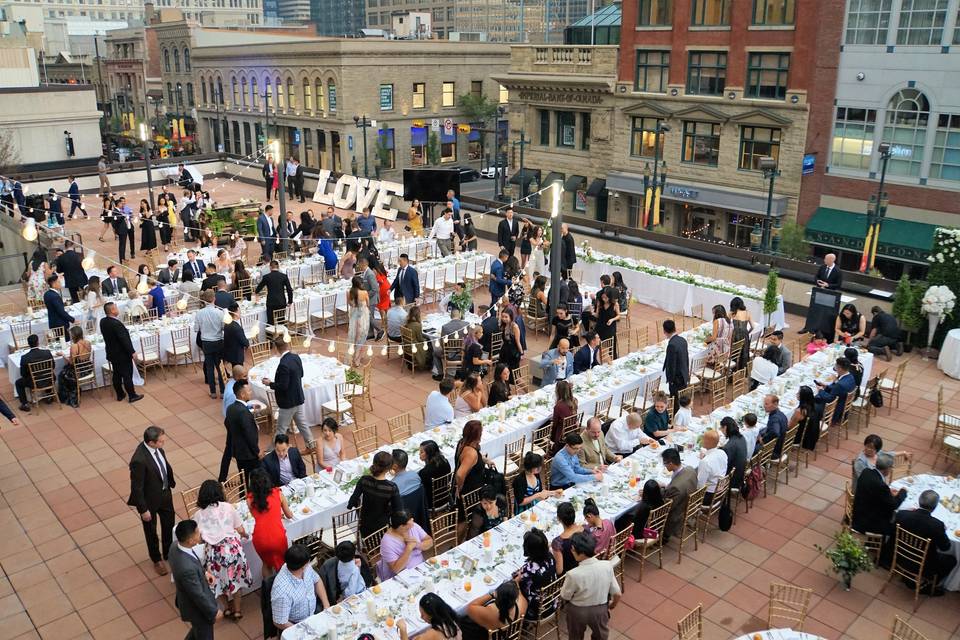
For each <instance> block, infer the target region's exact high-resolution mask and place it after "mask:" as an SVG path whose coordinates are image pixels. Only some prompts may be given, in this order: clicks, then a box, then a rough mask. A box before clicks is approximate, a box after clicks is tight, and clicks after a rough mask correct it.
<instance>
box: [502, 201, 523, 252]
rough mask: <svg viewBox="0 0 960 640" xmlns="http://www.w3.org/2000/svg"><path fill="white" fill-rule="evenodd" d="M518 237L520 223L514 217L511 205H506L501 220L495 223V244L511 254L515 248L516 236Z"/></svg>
mask: <svg viewBox="0 0 960 640" xmlns="http://www.w3.org/2000/svg"><path fill="white" fill-rule="evenodd" d="M518 237H520V223H519V222H517V221H516V220H515V219H514V216H513V207H507V210H506V211H504V212H503V220H501V221H500V223H499V224H498V225H497V244H498V245H500V251H506V252H507V256H512V255H513V252H514V251H515V250H516V248H517V238H518Z"/></svg>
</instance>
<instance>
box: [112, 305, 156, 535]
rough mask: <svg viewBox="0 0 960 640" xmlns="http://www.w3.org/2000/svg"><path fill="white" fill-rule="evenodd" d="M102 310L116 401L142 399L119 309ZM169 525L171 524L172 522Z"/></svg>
mask: <svg viewBox="0 0 960 640" xmlns="http://www.w3.org/2000/svg"><path fill="white" fill-rule="evenodd" d="M103 312H104V314H106V315H105V316H104V317H103V318H102V319H101V320H100V335H101V336H103V345H104V346H105V347H106V351H107V361H108V362H109V363H110V366H111V367H113V390H114V391H115V392H116V393H117V402H119V401H121V400H123V399H124V398H126V397H127V396H129V398H130V402H131V403H133V402H136V401H137V400H142V399H143V396H142V395H138V394H137V390H136V388H135V387H134V386H133V356H134V354H136V350H135V349H134V348H133V342H132V341H131V340H130V332H129V331H127V327H126V326H125V325H124V324H123V323H122V322H120V320H118V319H117V316H118V315H120V310H119V309H117V305H116V304H115V303H113V302H108V303H107V304H105V305H103ZM124 392H126V393H124ZM170 526H173V523H171V524H170Z"/></svg>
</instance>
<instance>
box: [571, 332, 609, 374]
mask: <svg viewBox="0 0 960 640" xmlns="http://www.w3.org/2000/svg"><path fill="white" fill-rule="evenodd" d="M603 363H604V361H603V353H602V352H601V350H600V336H599V335H598V334H597V333H596V332H595V331H591V332H589V333H587V335H585V336H584V337H583V346H582V347H580V349H579V350H577V353H576V355H574V356H573V372H574V373H583V372H584V371H586V370H587V369H593V368H594V367H596V366H598V365H601V364H603Z"/></svg>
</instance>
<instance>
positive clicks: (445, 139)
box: [440, 129, 457, 163]
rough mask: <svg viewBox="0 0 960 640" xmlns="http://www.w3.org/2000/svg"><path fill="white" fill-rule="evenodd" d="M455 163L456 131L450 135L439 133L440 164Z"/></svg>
mask: <svg viewBox="0 0 960 640" xmlns="http://www.w3.org/2000/svg"><path fill="white" fill-rule="evenodd" d="M456 161H457V130H456V129H454V130H453V133H451V134H450V135H447V134H445V133H444V132H443V131H441V132H440V162H441V163H444V162H456Z"/></svg>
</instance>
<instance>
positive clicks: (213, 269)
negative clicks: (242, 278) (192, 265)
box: [200, 262, 225, 291]
mask: <svg viewBox="0 0 960 640" xmlns="http://www.w3.org/2000/svg"><path fill="white" fill-rule="evenodd" d="M221 280H225V278H224V277H223V276H222V275H220V274H219V273H217V265H215V264H214V263H212V262H211V263H208V264H207V267H206V276H205V277H204V278H203V281H201V282H200V291H206V290H207V289H213V290H216V288H217V283H219V282H220V281H221Z"/></svg>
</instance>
